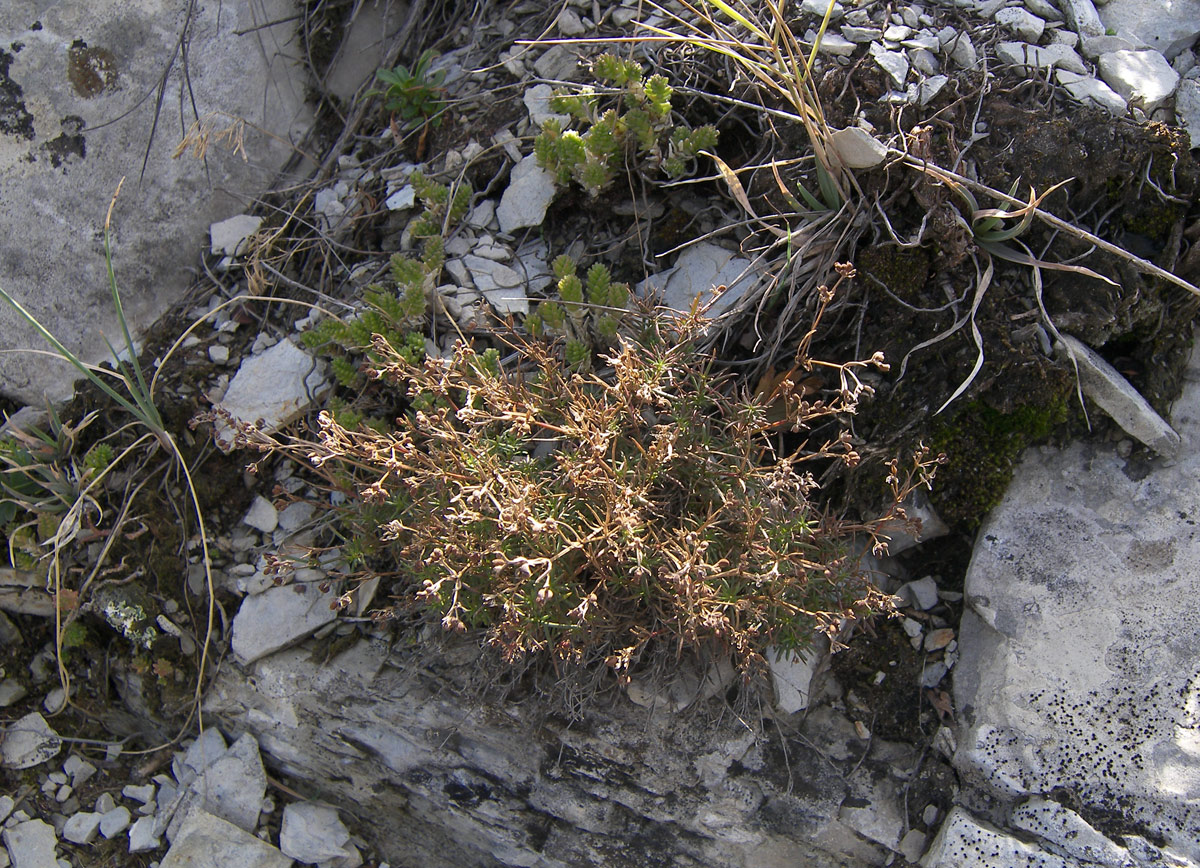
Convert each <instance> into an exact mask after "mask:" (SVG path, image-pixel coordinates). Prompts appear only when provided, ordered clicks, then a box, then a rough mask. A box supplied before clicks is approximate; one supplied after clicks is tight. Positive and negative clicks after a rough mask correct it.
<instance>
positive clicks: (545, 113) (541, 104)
mask: <svg viewBox="0 0 1200 868" xmlns="http://www.w3.org/2000/svg"><path fill="white" fill-rule="evenodd" d="M553 93H554V88H552V87H551V86H550V85H548V84H535V85H534V86H533V87H531V88H528V89H527V90H526V91H525V95H524V96H523V97H521V101H522V102H524V103H525V109H526V110H527V111H528V112H529V119H530V120H531V121H533V124H534V126H536V127H537V128H538V129H541V128H542V126H543V125H544V124H545V123H546V121H549V120H555V121H558V122H559V124H561V125H563V126H566V124H567V121H569V120H570V116H569V115H564V114H559V113H558V112H554V111H551V110H550V97H551V96H552V95H553ZM485 225H486V224H485Z"/></svg>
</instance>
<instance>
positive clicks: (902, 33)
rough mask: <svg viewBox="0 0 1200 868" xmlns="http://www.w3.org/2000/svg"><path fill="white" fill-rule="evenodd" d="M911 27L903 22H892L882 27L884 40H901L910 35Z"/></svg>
mask: <svg viewBox="0 0 1200 868" xmlns="http://www.w3.org/2000/svg"><path fill="white" fill-rule="evenodd" d="M912 32H913V31H912V28H911V27H908V26H906V25H904V24H893V25H891V26H889V27H885V28H884V29H883V41H884V42H903V41H904V40H905V39H908V37H910V36H912Z"/></svg>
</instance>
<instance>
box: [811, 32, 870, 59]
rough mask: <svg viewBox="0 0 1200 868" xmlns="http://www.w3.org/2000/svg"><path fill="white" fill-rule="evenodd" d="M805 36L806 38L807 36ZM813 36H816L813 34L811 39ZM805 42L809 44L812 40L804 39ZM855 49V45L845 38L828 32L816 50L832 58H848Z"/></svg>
mask: <svg viewBox="0 0 1200 868" xmlns="http://www.w3.org/2000/svg"><path fill="white" fill-rule="evenodd" d="M805 36H806V37H807V34H805ZM815 36H816V34H813V39H815ZM805 41H807V42H811V41H812V39H807V38H806V40H805ZM857 47H858V46H857V45H855V44H854V43H853V42H851V41H850V40H849V39H847V38H846V37H844V36H841V35H840V34H838V33H834V32H833V31H832V30H830V31H826V33H825V35H824V36H823V37H822V38H821V44H820V46H819V47H818V49H817V50H818V51H820V52H821V54H831V55H833V56H834V57H849V56H850V55H852V54H853V53H854V51H855V49H856V48H857Z"/></svg>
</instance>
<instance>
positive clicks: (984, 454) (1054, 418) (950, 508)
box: [931, 393, 1067, 531]
mask: <svg viewBox="0 0 1200 868" xmlns="http://www.w3.org/2000/svg"><path fill="white" fill-rule="evenodd" d="M1066 420H1067V396H1066V395H1065V394H1061V393H1059V394H1051V395H1049V396H1047V398H1046V400H1045V402H1044V403H1041V404H1026V405H1022V406H1019V407H1017V408H1015V409H1014V410H1012V412H1009V413H1002V412H1000V411H999V410H996V409H993V408H992V407H989V406H987V405H986V404H984V403H983V402H981V401H972V402H970V403H969V404H965V405H964V406H963V408H962V409H961V410H959V411H958V413H956V414H955V415H954V416H953V417H951V419H950V420H948V421H946V422H942V423H939V424H938V425H936V426H935V427H934V429H933V432H932V446H933V450H934V451H935V452H944V453H946V455H947V457H948V459H949V460H948V461H947V463H946V464H945V465H944V466H943V467H942V468H941V469H939V470H938V476H937V482H936V484H935V486H934V490H933V492H932V495H931V497H932V500H933V502H934V504H935V505H936V507H937V510H938V513H939V514H940V515H941V516H942V518H943V519H944V520H945V521H946V522H947V523H949V524H951V525H953V526H956V527H959V528H961V529H965V530H970V531H974V530H975V529H976V528H978V527H979V523H980V522H981V521H982V520H983V517H984V516H985V515H986V514H987V513H988V511H989V510H990V509H991V508H992V507H994V506H995V505H996V504H997V503H999V502H1000V498H1001V497H1002V496H1003V494H1004V491H1005V489H1006V488H1008V483H1009V482H1010V481H1012V476H1013V467H1014V465H1015V464H1016V461H1017V458H1018V457H1019V456H1020V454H1021V452H1022V451H1023V450H1024V449H1025V447H1027V446H1030V445H1033V444H1036V443H1039V442H1042V441H1045V440H1046V439H1047V438H1049V437H1050V435H1051V434H1053V433H1054V432H1055V431H1056V430H1057V429H1059V428H1060V427H1061V426H1062V425H1063V423H1064V422H1066Z"/></svg>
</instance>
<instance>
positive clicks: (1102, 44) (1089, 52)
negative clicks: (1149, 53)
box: [1081, 34, 1148, 60]
mask: <svg viewBox="0 0 1200 868" xmlns="http://www.w3.org/2000/svg"><path fill="white" fill-rule="evenodd" d="M1081 47H1082V49H1083V56H1084V57H1086V58H1088V59H1089V60H1096V59H1097V58H1099V57H1100V56H1101V55H1102V54H1109V53H1110V52H1113V51H1138V50H1139V49H1142V48H1147V47H1148V46H1147V45H1145V44H1144V43H1143V42H1142V41H1141V40H1140V39H1138V40H1133V39H1126V38H1125V37H1123V36H1109V35H1107V34H1105V35H1104V36H1089V37H1085V38H1084V39H1083V40H1081Z"/></svg>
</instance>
